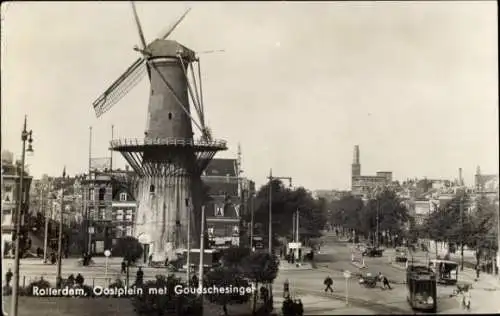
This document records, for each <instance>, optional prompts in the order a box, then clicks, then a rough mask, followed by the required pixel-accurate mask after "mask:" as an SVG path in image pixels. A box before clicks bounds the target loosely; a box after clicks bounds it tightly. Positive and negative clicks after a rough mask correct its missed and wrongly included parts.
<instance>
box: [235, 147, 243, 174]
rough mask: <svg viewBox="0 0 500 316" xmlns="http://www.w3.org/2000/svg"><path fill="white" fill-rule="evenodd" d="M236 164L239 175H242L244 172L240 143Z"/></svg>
mask: <svg viewBox="0 0 500 316" xmlns="http://www.w3.org/2000/svg"><path fill="white" fill-rule="evenodd" d="M236 163H237V167H238V175H239V174H240V173H242V172H243V170H241V144H240V143H238V158H237V161H236Z"/></svg>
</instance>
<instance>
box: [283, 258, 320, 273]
mask: <svg viewBox="0 0 500 316" xmlns="http://www.w3.org/2000/svg"><path fill="white" fill-rule="evenodd" d="M279 269H280V270H281V271H293V270H299V271H303V270H312V269H313V266H312V265H311V263H310V262H300V263H288V262H287V261H286V260H280V266H279Z"/></svg>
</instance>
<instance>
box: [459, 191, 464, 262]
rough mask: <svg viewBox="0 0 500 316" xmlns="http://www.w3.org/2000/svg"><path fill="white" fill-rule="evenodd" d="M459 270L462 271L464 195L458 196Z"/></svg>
mask: <svg viewBox="0 0 500 316" xmlns="http://www.w3.org/2000/svg"><path fill="white" fill-rule="evenodd" d="M460 224H461V229H460V271H464V197H463V196H461V197H460Z"/></svg>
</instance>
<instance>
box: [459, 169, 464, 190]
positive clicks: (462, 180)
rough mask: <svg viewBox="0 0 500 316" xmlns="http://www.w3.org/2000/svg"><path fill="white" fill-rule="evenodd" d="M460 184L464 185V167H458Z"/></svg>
mask: <svg viewBox="0 0 500 316" xmlns="http://www.w3.org/2000/svg"><path fill="white" fill-rule="evenodd" d="M458 184H459V185H460V186H463V185H464V179H463V177H462V168H458Z"/></svg>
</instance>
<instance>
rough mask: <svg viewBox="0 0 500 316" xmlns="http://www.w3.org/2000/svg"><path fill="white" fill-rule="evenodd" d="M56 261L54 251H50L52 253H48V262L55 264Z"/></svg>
mask: <svg viewBox="0 0 500 316" xmlns="http://www.w3.org/2000/svg"><path fill="white" fill-rule="evenodd" d="M56 262H57V259H56V254H55V253H52V254H51V255H50V263H52V264H56Z"/></svg>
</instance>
